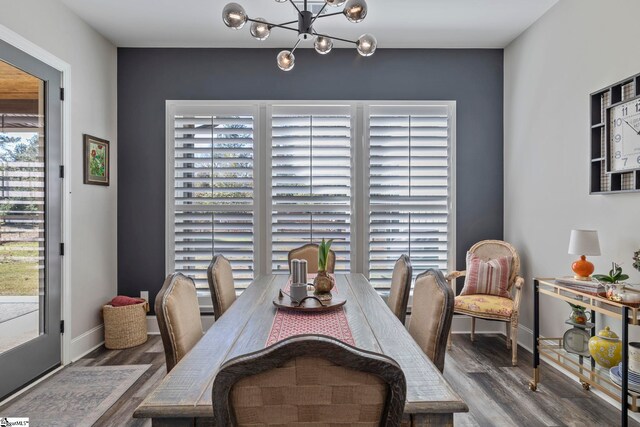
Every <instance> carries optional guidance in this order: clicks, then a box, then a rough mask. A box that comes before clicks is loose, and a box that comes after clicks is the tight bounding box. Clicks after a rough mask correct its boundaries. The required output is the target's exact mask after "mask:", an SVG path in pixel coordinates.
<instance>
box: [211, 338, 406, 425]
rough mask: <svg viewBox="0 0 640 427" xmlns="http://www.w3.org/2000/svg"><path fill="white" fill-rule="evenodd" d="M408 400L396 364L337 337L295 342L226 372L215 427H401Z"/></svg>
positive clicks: (242, 360) (219, 384)
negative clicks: (335, 425) (300, 426)
mask: <svg viewBox="0 0 640 427" xmlns="http://www.w3.org/2000/svg"><path fill="white" fill-rule="evenodd" d="M314 386H315V387H314ZM319 387H321V389H322V392H319ZM267 390H268V392H267ZM405 397H406V380H405V376H404V373H403V372H402V369H401V368H400V366H399V365H398V364H397V363H396V362H395V361H394V360H393V359H391V358H389V357H387V356H384V355H382V354H377V353H372V352H368V351H364V350H361V349H357V348H355V347H351V346H349V345H347V344H344V343H343V342H341V341H338V340H336V339H335V338H331V337H327V336H321V335H297V336H294V337H291V338H288V339H285V340H283V341H280V342H279V343H277V344H274V345H272V346H270V347H267V348H265V349H263V350H259V351H256V352H254V353H250V354H246V355H243V356H239V357H236V358H234V359H231V360H229V361H227V362H225V363H224V364H223V365H222V366H221V367H220V369H219V370H218V372H217V374H216V376H215V379H214V381H213V391H212V401H213V418H214V426H219V427H227V426H245V425H333V424H334V423H336V424H340V425H379V426H399V425H400V422H401V420H402V414H403V411H404V403H405ZM283 408H285V409H283Z"/></svg>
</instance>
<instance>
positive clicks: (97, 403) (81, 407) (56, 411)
mask: <svg viewBox="0 0 640 427" xmlns="http://www.w3.org/2000/svg"><path fill="white" fill-rule="evenodd" d="M150 366H151V365H123V366H92V367H74V366H71V367H69V368H65V369H63V370H62V371H60V372H59V373H57V374H55V375H54V376H53V377H51V378H50V379H48V380H47V381H45V382H43V383H41V384H38V385H37V386H36V387H35V388H34V389H33V390H30V391H28V392H27V393H25V394H24V395H23V396H20V397H18V398H17V400H16V401H15V402H14V403H11V404H9V405H8V406H6V407H5V408H2V409H0V417H29V425H30V426H31V427H34V426H36V427H39V426H47V427H63V426H64V427H71V426H74V427H75V426H78V427H85V426H87V427H88V426H91V425H93V423H95V422H96V421H97V420H98V419H99V418H100V417H101V416H102V415H103V414H104V413H105V412H106V411H107V410H108V409H109V408H110V407H111V406H112V405H113V404H114V403H115V402H116V401H117V400H118V399H119V398H120V397H121V396H122V395H123V394H124V393H125V392H126V391H127V390H128V389H129V387H131V386H132V385H133V384H134V383H135V382H136V381H137V380H138V378H140V376H141V375H142V374H144V372H145V371H146V370H147V369H149V367H150Z"/></svg>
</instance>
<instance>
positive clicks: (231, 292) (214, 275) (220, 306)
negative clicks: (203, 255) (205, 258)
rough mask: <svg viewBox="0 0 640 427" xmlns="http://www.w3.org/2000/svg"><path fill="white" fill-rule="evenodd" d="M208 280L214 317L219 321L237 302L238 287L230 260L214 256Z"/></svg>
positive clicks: (208, 270)
mask: <svg viewBox="0 0 640 427" xmlns="http://www.w3.org/2000/svg"><path fill="white" fill-rule="evenodd" d="M207 279H208V281H209V290H210V291H211V301H212V302H213V315H214V316H215V319H216V320H218V319H219V318H220V316H222V315H223V314H224V312H225V311H227V309H228V308H229V307H231V304H233V302H234V301H235V300H236V287H235V285H234V283H233V270H232V269H231V264H230V263H229V260H228V259H226V258H225V257H224V256H222V255H214V257H213V259H212V260H211V263H210V264H209V267H208V268H207Z"/></svg>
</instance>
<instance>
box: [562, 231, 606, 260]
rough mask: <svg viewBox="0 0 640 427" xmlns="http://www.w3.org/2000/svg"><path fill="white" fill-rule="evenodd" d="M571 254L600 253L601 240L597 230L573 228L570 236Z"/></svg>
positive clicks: (594, 254) (595, 254)
mask: <svg viewBox="0 0 640 427" xmlns="http://www.w3.org/2000/svg"><path fill="white" fill-rule="evenodd" d="M569 253H570V254H571V255H593V256H597V255H600V242H599V241H598V232H597V231H596V230H571V237H570V238H569Z"/></svg>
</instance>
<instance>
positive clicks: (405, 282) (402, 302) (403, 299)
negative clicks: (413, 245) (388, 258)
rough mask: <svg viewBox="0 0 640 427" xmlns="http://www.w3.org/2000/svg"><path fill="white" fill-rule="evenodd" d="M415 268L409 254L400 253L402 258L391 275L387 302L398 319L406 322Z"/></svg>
mask: <svg viewBox="0 0 640 427" xmlns="http://www.w3.org/2000/svg"><path fill="white" fill-rule="evenodd" d="M412 275H413V268H412V267H411V260H410V259H409V257H408V256H407V255H400V258H398V260H397V261H396V263H395V265H394V266H393V274H392V275H391V290H390V291H389V298H388V299H387V304H388V305H389V308H390V309H391V311H393V314H395V315H396V317H397V318H398V320H400V322H402V323H403V324H404V321H405V319H406V317H407V304H408V303H409V294H410V293H411V279H412Z"/></svg>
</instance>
